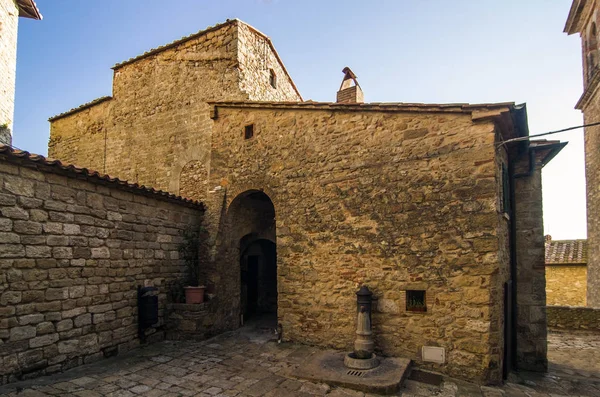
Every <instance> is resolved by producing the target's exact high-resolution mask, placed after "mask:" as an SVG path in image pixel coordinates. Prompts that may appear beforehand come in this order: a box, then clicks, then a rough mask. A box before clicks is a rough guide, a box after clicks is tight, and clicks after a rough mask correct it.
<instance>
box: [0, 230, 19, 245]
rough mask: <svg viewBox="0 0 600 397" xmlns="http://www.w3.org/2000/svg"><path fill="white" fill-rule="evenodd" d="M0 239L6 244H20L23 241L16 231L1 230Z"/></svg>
mask: <svg viewBox="0 0 600 397" xmlns="http://www.w3.org/2000/svg"><path fill="white" fill-rule="evenodd" d="M0 241H2V243H4V244H19V243H20V242H21V238H20V237H19V235H18V234H16V233H5V232H0Z"/></svg>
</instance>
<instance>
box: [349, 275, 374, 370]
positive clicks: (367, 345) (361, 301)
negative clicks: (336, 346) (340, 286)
mask: <svg viewBox="0 0 600 397" xmlns="http://www.w3.org/2000/svg"><path fill="white" fill-rule="evenodd" d="M372 295H373V293H372V292H371V291H369V288H368V287H367V286H365V285H363V286H362V287H361V288H360V290H359V291H358V292H357V293H356V296H357V299H356V300H357V309H358V310H357V311H358V313H357V315H356V340H355V341H354V351H353V352H352V353H348V354H347V355H346V357H344V365H346V367H348V368H352V369H372V368H375V367H377V366H378V365H379V360H378V359H377V356H376V355H375V354H374V353H373V351H374V350H375V343H374V342H373V331H372V330H371V300H372Z"/></svg>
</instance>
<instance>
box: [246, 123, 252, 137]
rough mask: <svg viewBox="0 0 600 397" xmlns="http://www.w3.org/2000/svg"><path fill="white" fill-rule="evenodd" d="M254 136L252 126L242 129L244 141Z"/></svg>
mask: <svg viewBox="0 0 600 397" xmlns="http://www.w3.org/2000/svg"><path fill="white" fill-rule="evenodd" d="M253 136H254V124H250V125H247V126H246V127H244V139H250V138H252V137H253Z"/></svg>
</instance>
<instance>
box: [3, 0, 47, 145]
mask: <svg viewBox="0 0 600 397" xmlns="http://www.w3.org/2000/svg"><path fill="white" fill-rule="evenodd" d="M19 17H25V18H32V19H42V16H41V15H40V12H39V11H38V9H37V7H36V6H35V3H34V2H33V1H32V0H19V1H14V0H0V144H5V145H10V144H12V134H11V130H12V126H13V113H14V110H15V75H16V71H17V30H18V29H17V27H18V24H19Z"/></svg>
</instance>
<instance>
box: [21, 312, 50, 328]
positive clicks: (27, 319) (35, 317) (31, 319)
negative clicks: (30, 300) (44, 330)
mask: <svg viewBox="0 0 600 397" xmlns="http://www.w3.org/2000/svg"><path fill="white" fill-rule="evenodd" d="M42 321H44V315H43V314H40V313H36V314H28V315H25V316H21V317H19V325H29V324H38V323H41V322H42Z"/></svg>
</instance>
